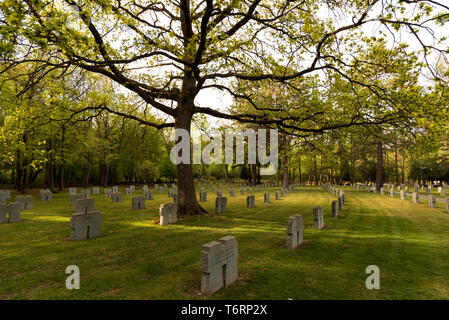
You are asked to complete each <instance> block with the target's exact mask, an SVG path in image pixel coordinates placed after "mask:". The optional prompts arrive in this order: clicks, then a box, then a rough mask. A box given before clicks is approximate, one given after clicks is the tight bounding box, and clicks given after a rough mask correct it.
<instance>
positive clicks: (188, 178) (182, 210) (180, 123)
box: [175, 101, 208, 215]
mask: <svg viewBox="0 0 449 320" xmlns="http://www.w3.org/2000/svg"><path fill="white" fill-rule="evenodd" d="M191 103H192V106H193V101H191ZM191 121H192V114H191V112H190V110H185V109H183V108H181V109H179V112H178V114H177V115H176V117H175V129H184V130H186V131H187V132H188V133H189V136H190V125H191ZM177 142H179V141H177ZM189 143H190V142H189ZM189 159H190V154H189ZM176 171H177V174H178V215H199V214H207V213H208V212H207V210H205V209H204V208H203V207H201V206H200V204H199V203H198V201H197V198H196V193H195V185H194V182H193V171H192V164H191V163H190V161H189V163H188V164H187V163H179V164H177V165H176Z"/></svg>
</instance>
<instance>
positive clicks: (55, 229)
mask: <svg viewBox="0 0 449 320" xmlns="http://www.w3.org/2000/svg"><path fill="white" fill-rule="evenodd" d="M273 190H274V189H273ZM121 191H122V193H123V194H124V190H121ZM35 192H37V190H36V191H35ZM100 192H101V193H102V189H101V190H100ZM235 193H236V196H235V197H233V198H230V197H228V212H226V213H224V214H221V215H219V216H214V217H201V218H189V219H186V220H183V221H179V222H178V223H177V224H175V225H169V226H159V225H158V224H157V221H158V218H159V210H158V208H159V205H160V204H161V203H167V202H172V200H171V198H170V199H169V198H168V196H167V194H166V192H164V193H163V194H161V195H160V194H159V193H158V192H155V200H153V201H146V206H147V209H145V210H141V211H132V210H131V209H130V208H131V197H126V196H124V197H123V202H122V203H119V204H113V203H111V201H110V199H107V198H105V197H104V196H103V195H102V194H100V195H97V196H93V197H94V198H95V207H96V209H97V210H98V211H100V212H101V214H102V216H103V225H102V231H103V236H102V237H100V238H95V239H90V240H87V241H77V242H71V241H70V226H69V221H70V216H71V215H72V214H73V213H74V212H75V208H74V207H71V206H70V200H69V196H68V194H67V193H66V192H64V193H59V194H56V193H55V194H54V195H53V201H52V202H48V203H42V202H40V201H39V197H38V193H36V194H35V209H32V210H25V211H23V212H22V219H23V220H24V221H23V222H22V223H11V224H0V299H204V297H202V296H201V295H200V283H201V273H200V270H199V267H200V259H199V255H200V250H201V246H202V245H203V244H204V243H206V242H209V241H212V240H218V239H219V238H220V237H222V236H225V235H232V236H235V237H236V238H237V240H238V244H239V280H238V281H237V282H236V283H235V284H234V285H232V286H230V287H228V288H224V289H221V290H219V291H218V292H217V293H215V294H214V295H213V296H212V299H449V277H448V274H449V264H448V262H449V214H448V213H446V212H445V209H444V208H443V204H442V203H437V209H430V208H428V207H427V202H425V201H421V204H413V203H412V202H411V200H410V197H408V199H407V200H405V201H401V200H399V196H397V197H396V198H394V199H393V198H390V196H389V193H388V192H387V191H386V193H385V195H384V196H381V195H380V194H379V193H376V194H373V193H367V192H362V191H353V190H351V189H349V188H345V195H346V210H345V211H343V212H342V214H343V216H342V217H341V218H339V219H333V218H331V208H330V207H331V201H332V200H334V199H335V197H334V196H333V195H332V194H330V193H327V192H325V191H322V190H321V189H320V188H318V187H317V188H313V187H307V188H298V189H297V191H295V192H294V193H290V194H289V195H287V196H286V197H283V198H281V200H278V201H276V200H274V193H273V192H272V194H271V197H270V198H271V201H272V203H270V204H265V203H263V193H264V191H260V192H257V193H256V208H254V209H247V208H246V195H240V189H239V188H235ZM136 194H137V195H140V194H141V191H140V190H139V191H138V192H136V193H135V195H136ZM223 195H224V196H228V195H229V192H228V191H225V190H223ZM12 198H13V199H14V198H15V195H13V196H12ZM214 203H215V197H214V194H212V193H211V192H209V193H208V202H207V203H206V204H205V207H206V208H207V209H209V210H210V211H213V208H214V207H213V206H214ZM314 206H322V207H323V209H324V222H325V224H326V228H325V229H323V230H315V229H313V227H312V225H313V220H312V208H313V207H314ZM293 214H302V215H303V216H304V223H305V228H304V240H305V245H304V246H303V247H302V248H300V249H296V250H287V249H286V248H285V242H286V223H287V218H288V217H289V216H291V215H293ZM72 264H74V265H77V266H78V267H79V268H80V273H81V289H80V290H68V289H66V288H65V279H66V277H67V276H68V275H66V274H65V269H66V267H67V266H68V265H72ZM372 264H374V265H377V266H378V267H379V268H380V286H381V289H380V290H367V289H366V287H365V279H366V277H367V276H368V275H367V274H365V268H366V267H367V266H368V265H372Z"/></svg>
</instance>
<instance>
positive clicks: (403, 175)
mask: <svg viewBox="0 0 449 320" xmlns="http://www.w3.org/2000/svg"><path fill="white" fill-rule="evenodd" d="M401 158H402V165H401V181H402V182H401V183H402V184H404V183H405V157H404V155H401Z"/></svg>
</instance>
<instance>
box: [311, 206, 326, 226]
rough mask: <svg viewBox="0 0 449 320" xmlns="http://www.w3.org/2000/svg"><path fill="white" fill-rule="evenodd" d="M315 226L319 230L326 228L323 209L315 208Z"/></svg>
mask: <svg viewBox="0 0 449 320" xmlns="http://www.w3.org/2000/svg"><path fill="white" fill-rule="evenodd" d="M313 226H314V227H315V229H317V230H320V229H323V227H324V219H323V208H322V207H315V208H313Z"/></svg>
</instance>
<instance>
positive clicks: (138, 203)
mask: <svg viewBox="0 0 449 320" xmlns="http://www.w3.org/2000/svg"><path fill="white" fill-rule="evenodd" d="M131 203H132V209H133V210H142V209H145V197H144V196H137V197H132V198H131Z"/></svg>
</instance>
